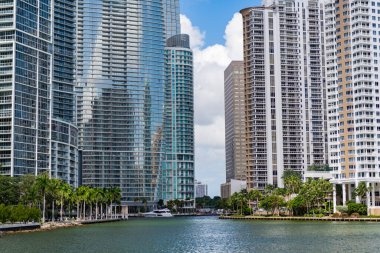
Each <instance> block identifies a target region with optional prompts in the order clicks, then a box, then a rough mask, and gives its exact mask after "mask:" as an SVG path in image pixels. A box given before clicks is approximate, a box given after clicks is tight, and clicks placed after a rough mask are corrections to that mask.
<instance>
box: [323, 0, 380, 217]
mask: <svg viewBox="0 0 380 253" xmlns="http://www.w3.org/2000/svg"><path fill="white" fill-rule="evenodd" d="M324 3H325V27H326V28H325V35H326V81H327V82H326V85H327V105H328V107H327V109H328V140H329V165H330V167H331V168H332V169H333V179H332V181H331V182H332V183H333V184H334V188H335V185H336V184H341V185H342V193H343V194H342V204H343V205H345V204H346V201H348V200H351V199H352V198H354V194H353V189H354V187H357V186H358V184H359V183H360V182H365V184H366V186H367V187H369V189H371V190H370V191H369V192H367V194H366V202H367V203H366V204H367V206H368V207H370V208H369V211H370V214H379V213H380V207H379V199H378V196H379V195H378V192H379V191H380V187H379V185H380V151H379V150H380V149H379V146H380V127H379V123H380V92H379V90H380V88H379V82H380V79H379V68H380V44H379V42H380V37H379V35H380V14H379V13H380V2H379V1H343V0H337V1H332V0H326V1H324ZM334 197H335V191H334ZM356 201H357V202H359V198H358V197H356ZM376 206H377V207H376ZM334 207H336V199H334Z"/></svg>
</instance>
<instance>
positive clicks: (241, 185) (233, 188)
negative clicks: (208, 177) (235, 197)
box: [220, 179, 247, 199]
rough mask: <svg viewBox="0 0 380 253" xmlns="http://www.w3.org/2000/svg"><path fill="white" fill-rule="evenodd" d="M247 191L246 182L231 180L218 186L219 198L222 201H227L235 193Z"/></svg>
mask: <svg viewBox="0 0 380 253" xmlns="http://www.w3.org/2000/svg"><path fill="white" fill-rule="evenodd" d="M244 189H247V181H244V180H235V179H231V180H230V182H227V183H224V184H222V185H221V186H220V196H221V197H222V199H228V198H229V197H231V195H232V194H234V193H235V192H240V191H241V190H244Z"/></svg>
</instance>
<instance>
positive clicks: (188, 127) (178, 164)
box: [161, 34, 194, 206]
mask: <svg viewBox="0 0 380 253" xmlns="http://www.w3.org/2000/svg"><path fill="white" fill-rule="evenodd" d="M165 62H166V72H165V75H166V84H165V86H166V87H165V109H164V132H163V135H164V151H165V157H164V161H163V167H162V173H161V182H162V183H161V185H162V187H161V188H162V199H163V200H164V201H168V200H173V199H181V200H185V201H188V202H189V203H188V205H189V206H192V205H193V201H194V91H193V53H192V50H191V49H190V39H189V36H188V35H186V34H178V35H174V36H172V37H170V38H169V39H168V40H167V42H166V48H165Z"/></svg>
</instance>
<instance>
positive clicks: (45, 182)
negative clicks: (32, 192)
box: [36, 172, 50, 223]
mask: <svg viewBox="0 0 380 253" xmlns="http://www.w3.org/2000/svg"><path fill="white" fill-rule="evenodd" d="M49 183H50V178H49V174H48V173H47V172H44V173H42V174H40V175H39V176H38V177H37V178H36V187H37V188H38V190H39V191H40V192H41V194H42V198H43V204H42V223H44V222H45V211H46V192H47V190H48V188H49Z"/></svg>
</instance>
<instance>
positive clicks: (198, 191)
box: [195, 180, 208, 198]
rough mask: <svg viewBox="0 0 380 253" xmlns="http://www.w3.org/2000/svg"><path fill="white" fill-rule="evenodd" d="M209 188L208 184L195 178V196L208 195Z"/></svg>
mask: <svg viewBox="0 0 380 253" xmlns="http://www.w3.org/2000/svg"><path fill="white" fill-rule="evenodd" d="M207 188H208V187H207V184H202V182H199V181H197V180H195V197H196V198H202V197H204V196H208V189H207Z"/></svg>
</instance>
